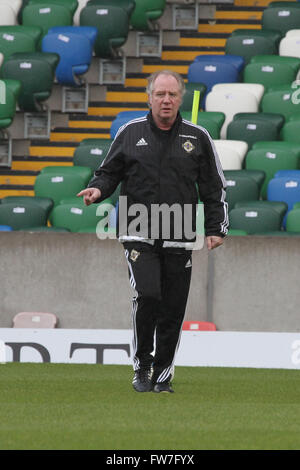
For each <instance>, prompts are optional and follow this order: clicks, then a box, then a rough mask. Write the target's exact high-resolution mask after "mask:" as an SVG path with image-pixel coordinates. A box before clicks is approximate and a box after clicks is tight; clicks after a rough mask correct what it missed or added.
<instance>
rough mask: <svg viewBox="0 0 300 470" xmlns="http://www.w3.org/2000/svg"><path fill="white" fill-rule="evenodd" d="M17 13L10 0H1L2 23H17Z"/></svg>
mask: <svg viewBox="0 0 300 470" xmlns="http://www.w3.org/2000/svg"><path fill="white" fill-rule="evenodd" d="M16 24H17V13H16V11H15V9H14V7H13V5H12V4H11V2H10V0H7V1H5V0H4V1H3V0H2V1H0V25H16Z"/></svg>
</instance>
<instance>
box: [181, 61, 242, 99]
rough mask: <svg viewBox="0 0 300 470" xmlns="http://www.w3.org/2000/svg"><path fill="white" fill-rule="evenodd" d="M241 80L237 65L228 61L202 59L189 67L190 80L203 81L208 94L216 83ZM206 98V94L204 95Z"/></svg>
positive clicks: (193, 81) (192, 81) (194, 81)
mask: <svg viewBox="0 0 300 470" xmlns="http://www.w3.org/2000/svg"><path fill="white" fill-rule="evenodd" d="M238 81H239V71H238V69H237V67H235V66H234V65H232V64H231V63H229V62H228V63H227V62H214V63H212V62H211V61H209V60H207V61H205V60H204V59H202V60H201V61H198V62H197V61H196V62H192V63H191V65H190V66H189V68H188V82H191V83H197V82H198V83H203V84H204V85H205V86H206V94H207V93H209V92H210V91H211V89H212V87H213V86H214V85H215V84H216V83H235V82H238ZM204 98H205V95H204Z"/></svg>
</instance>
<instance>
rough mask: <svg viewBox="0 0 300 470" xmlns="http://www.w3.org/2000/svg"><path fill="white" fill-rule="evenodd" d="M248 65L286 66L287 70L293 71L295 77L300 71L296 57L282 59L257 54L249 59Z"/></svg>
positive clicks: (276, 56) (299, 61)
mask: <svg viewBox="0 0 300 470" xmlns="http://www.w3.org/2000/svg"><path fill="white" fill-rule="evenodd" d="M250 64H261V65H264V66H271V67H272V66H274V65H275V66H277V65H278V64H280V65H282V64H283V65H286V66H287V67H289V68H292V69H293V70H294V73H295V76H296V75H297V73H298V72H299V69H300V59H298V58H297V57H284V56H280V55H275V54H273V55H267V54H258V55H256V56H254V57H252V58H251V61H250Z"/></svg>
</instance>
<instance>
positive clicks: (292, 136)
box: [280, 114, 300, 145]
mask: <svg viewBox="0 0 300 470" xmlns="http://www.w3.org/2000/svg"><path fill="white" fill-rule="evenodd" d="M280 137H281V139H282V140H283V141H285V142H294V143H296V144H299V145H300V117H299V116H298V115H297V114H292V115H291V116H290V117H289V118H288V119H287V120H286V121H285V123H284V125H283V127H282V129H281V133H280Z"/></svg>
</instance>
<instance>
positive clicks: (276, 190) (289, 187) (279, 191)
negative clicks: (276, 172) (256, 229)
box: [267, 177, 300, 227]
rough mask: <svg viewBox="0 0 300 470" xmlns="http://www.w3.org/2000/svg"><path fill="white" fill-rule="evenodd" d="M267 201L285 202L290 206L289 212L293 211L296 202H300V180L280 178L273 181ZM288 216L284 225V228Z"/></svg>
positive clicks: (270, 184) (269, 185)
mask: <svg viewBox="0 0 300 470" xmlns="http://www.w3.org/2000/svg"><path fill="white" fill-rule="evenodd" d="M267 199H268V200H269V201H283V202H285V203H286V204H287V205H288V212H289V211H290V210H292V209H293V206H294V204H295V202H298V201H300V178H288V177H287V178H286V177H281V178H279V177H278V178H273V179H271V180H270V181H269V184H268V190H267ZM288 212H287V213H288ZM286 216H287V214H286ZM286 216H285V219H284V223H283V225H284V227H285V224H286Z"/></svg>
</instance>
